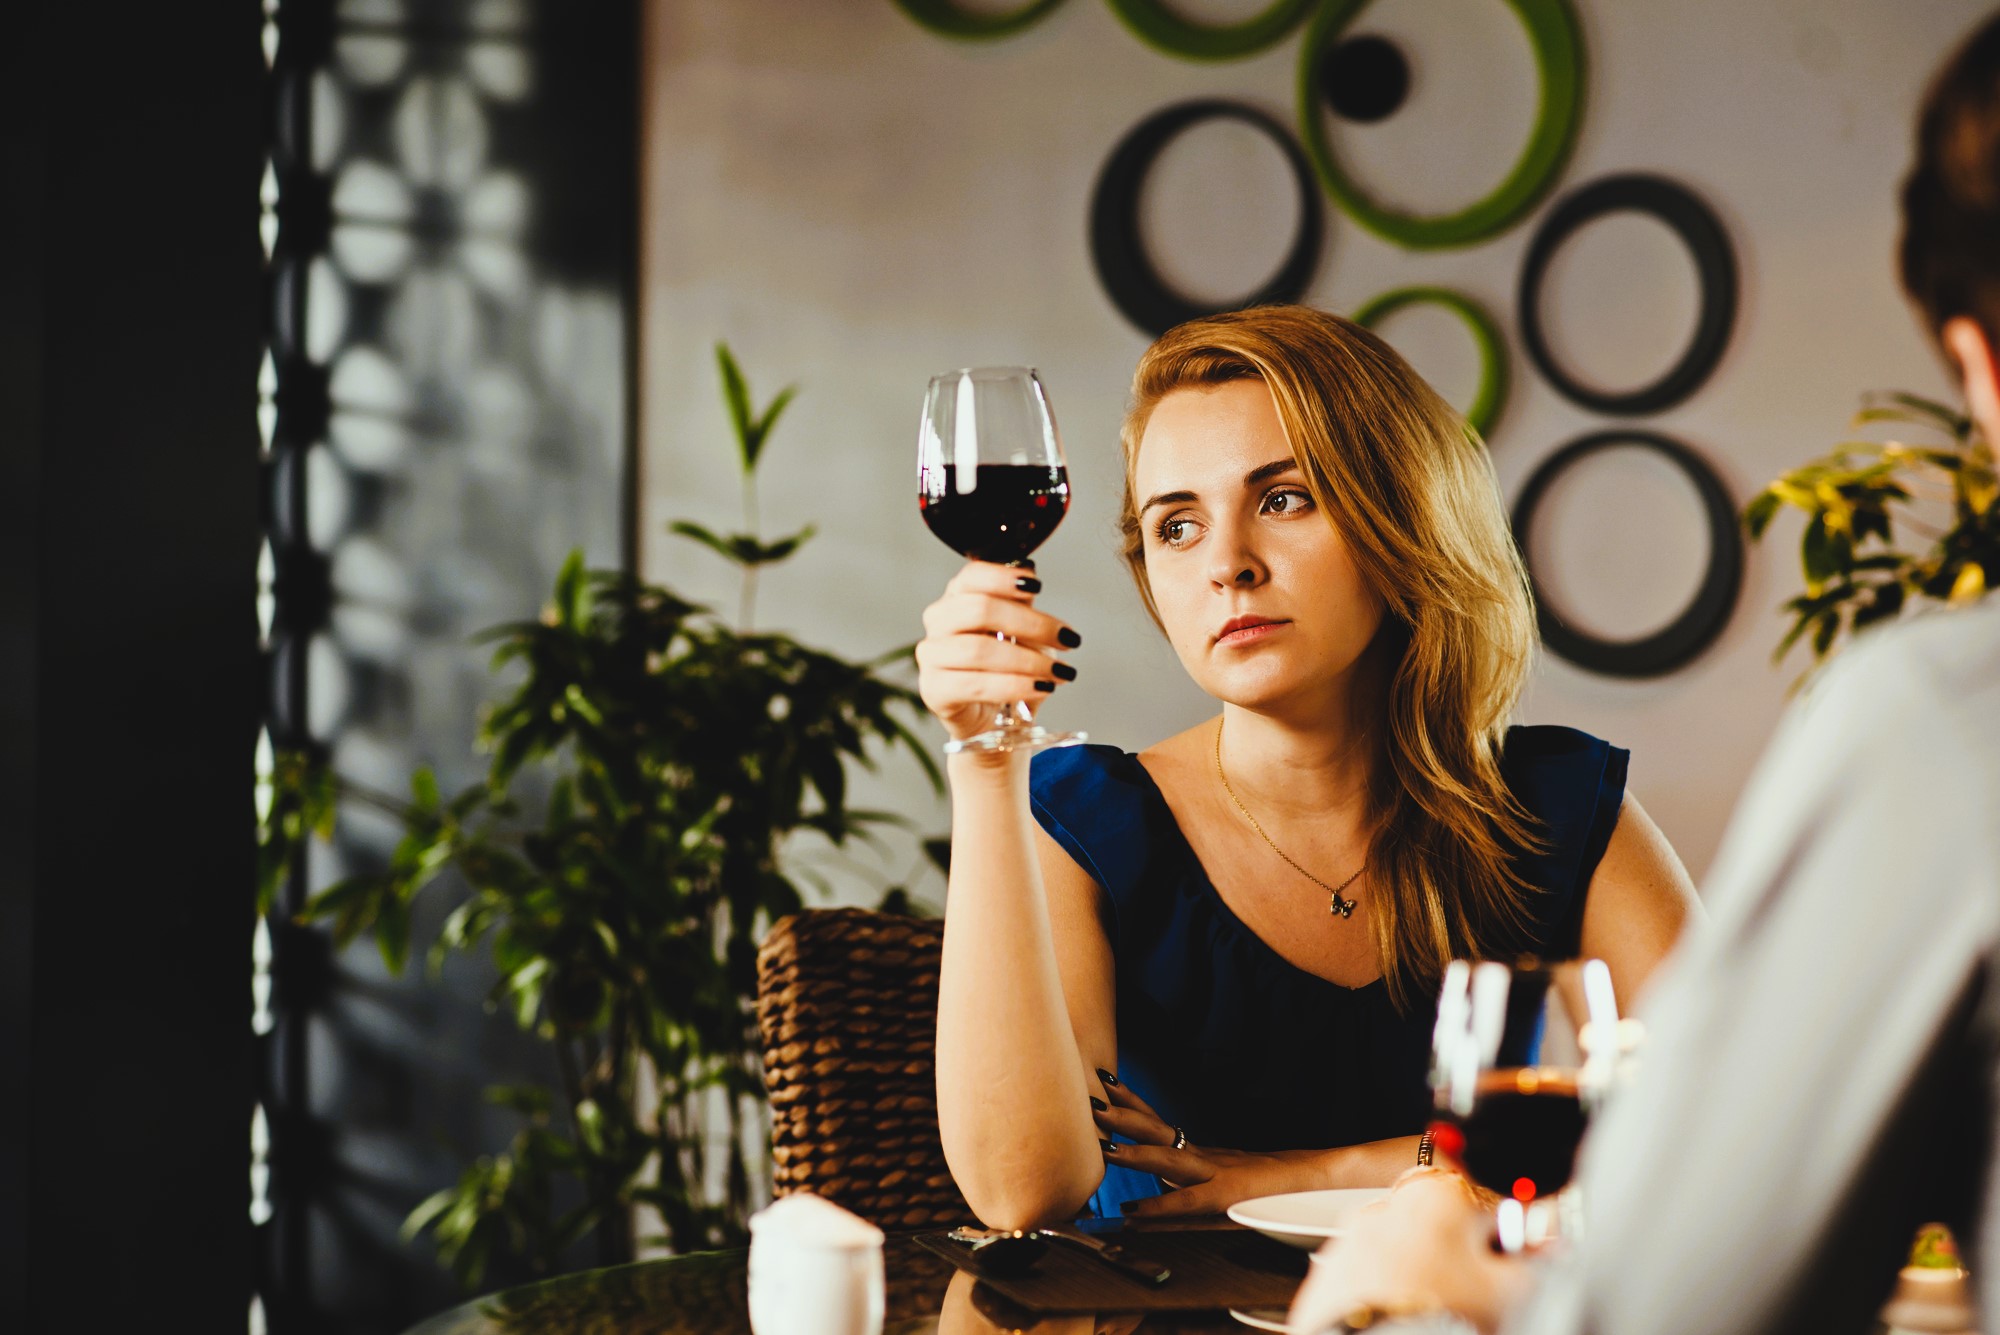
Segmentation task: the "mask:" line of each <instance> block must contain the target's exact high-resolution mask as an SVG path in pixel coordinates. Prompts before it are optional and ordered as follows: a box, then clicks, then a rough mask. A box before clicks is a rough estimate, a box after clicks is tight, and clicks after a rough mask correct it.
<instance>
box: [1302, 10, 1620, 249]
mask: <svg viewBox="0 0 2000 1335" xmlns="http://www.w3.org/2000/svg"><path fill="white" fill-rule="evenodd" d="M1368 4H1369V0H1320V6H1319V8H1318V9H1317V10H1315V11H1314V12H1313V16H1312V21H1311V22H1310V23H1308V24H1307V25H1306V33H1305V37H1304V38H1303V39H1302V40H1301V42H1300V44H1299V64H1298V77H1297V92H1298V107H1299V132H1300V133H1301V134H1302V135H1303V136H1304V137H1305V148H1306V152H1307V153H1308V154H1310V155H1311V158H1312V162H1313V165H1314V167H1315V168H1316V169H1317V170H1318V172H1319V177H1320V181H1321V182H1322V183H1323V184H1324V185H1325V186H1326V193H1327V194H1328V195H1330V196H1332V198H1333V202H1334V203H1336V204H1338V205H1339V206H1340V208H1341V210H1342V211H1343V212H1345V213H1346V214H1347V216H1348V217H1350V218H1352V219H1354V221H1356V222H1358V223H1360V224H1361V225H1362V226H1363V227H1366V228H1367V229H1368V230H1369V231H1371V232H1373V233H1375V234H1376V235H1377V236H1379V237H1382V238H1384V239H1385V240H1388V241H1393V242H1395V243H1396V244H1397V245H1399V246H1403V247H1405V248H1407V249H1410V250H1441V249H1446V248H1449V247H1453V246H1469V245H1472V244H1473V243H1474V242H1478V241H1484V240H1486V239H1487V238H1489V237H1494V236H1498V235H1499V234H1500V233H1502V232H1504V231H1506V230H1507V229H1508V228H1509V227H1512V226H1513V225H1514V224H1515V223H1516V222H1518V221H1520V220H1521V219H1522V218H1523V217H1525V216H1527V213H1528V211H1529V210H1530V209H1532V208H1534V207H1535V206H1536V205H1537V204H1539V203H1541V202H1542V199H1543V198H1544V197H1545V196H1546V195H1547V194H1548V192H1549V191H1550V190H1552V189H1554V188H1555V183H1556V178H1557V177H1558V176H1560V175H1561V174H1562V169H1563V165H1564V164H1565V163H1566V162H1568V161H1569V151H1570V148H1571V146H1572V145H1573V144H1574V143H1575V142H1576V131H1577V126H1578V125H1579V124H1580V123H1581V122H1582V119H1583V34H1582V30H1581V29H1580V28H1579V27H1578V26H1577V21H1576V11H1575V10H1574V9H1573V8H1572V3H1571V0H1506V4H1507V6H1508V8H1510V9H1512V10H1513V11H1514V13H1515V15H1516V17H1518V18H1519V19H1520V20H1521V26H1522V27H1523V28H1524V29H1526V31H1527V34H1528V44H1529V45H1530V46H1531V47H1533V48H1534V53H1535V71H1536V77H1537V78H1538V79H1539V80H1540V82H1541V102H1540V105H1539V108H1538V109H1537V111H1536V113H1535V124H1534V128H1533V129H1532V130H1530V131H1529V133H1528V142H1527V143H1526V144H1524V145H1523V146H1522V148H1521V156H1520V157H1519V158H1517V159H1515V162H1514V166H1513V169H1512V170H1511V171H1509V172H1508V173H1507V179H1506V180H1504V181H1502V182H1501V183H1500V184H1499V185H1498V186H1496V187H1494V189H1493V192H1492V193H1491V194H1489V195H1487V196H1486V197H1485V198H1484V199H1480V200H1476V201H1474V202H1473V203H1471V204H1469V205H1467V206H1466V207H1465V208H1463V209H1460V210H1459V211H1458V212H1456V213H1447V214H1437V215H1420V214H1413V213H1402V212H1399V211H1398V210H1396V209H1394V208H1391V207H1390V206H1388V205H1386V204H1383V203H1381V202H1379V201H1377V200H1376V199H1375V198H1374V197H1373V196H1371V195H1370V194H1369V193H1368V192H1367V191H1366V190H1365V189H1363V188H1362V186H1361V184H1360V182H1358V181H1356V180H1354V179H1353V178H1352V177H1350V176H1349V175H1348V174H1347V171H1346V169H1345V168H1344V167H1342V166H1341V163H1340V157H1339V155H1338V154H1337V153H1335V152H1334V143H1333V139H1332V137H1331V136H1330V135H1329V134H1328V133H1327V127H1326V124H1325V122H1326V117H1325V116H1324V115H1322V114H1321V111H1320V103H1321V100H1322V98H1323V97H1324V94H1325V90H1324V87H1323V85H1324V70H1323V68H1322V62H1323V61H1324V59H1325V57H1326V54H1327V52H1329V51H1331V50H1333V49H1334V47H1335V46H1336V45H1337V44H1339V43H1340V42H1342V41H1343V40H1344V38H1345V33H1346V31H1347V27H1348V25H1349V24H1350V23H1352V22H1353V21H1354V19H1355V17H1356V16H1357V15H1359V14H1360V13H1361V11H1362V10H1364V9H1366V8H1367V7H1368Z"/></svg>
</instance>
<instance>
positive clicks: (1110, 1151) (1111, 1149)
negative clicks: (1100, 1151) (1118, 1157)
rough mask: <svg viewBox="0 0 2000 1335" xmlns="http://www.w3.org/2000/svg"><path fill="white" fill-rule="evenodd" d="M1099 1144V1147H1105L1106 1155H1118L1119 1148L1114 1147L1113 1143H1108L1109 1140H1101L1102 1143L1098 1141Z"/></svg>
mask: <svg viewBox="0 0 2000 1335" xmlns="http://www.w3.org/2000/svg"><path fill="white" fill-rule="evenodd" d="M1097 1143H1098V1144H1099V1145H1101V1146H1103V1147H1104V1152H1105V1153H1106V1154H1116V1153H1118V1147H1117V1146H1116V1145H1113V1144H1112V1143H1111V1142H1110V1141H1108V1140H1100V1141H1098V1142H1097Z"/></svg>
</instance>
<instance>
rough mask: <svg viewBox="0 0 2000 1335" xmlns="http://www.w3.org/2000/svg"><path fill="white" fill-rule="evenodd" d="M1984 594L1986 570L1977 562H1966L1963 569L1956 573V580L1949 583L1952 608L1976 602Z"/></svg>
mask: <svg viewBox="0 0 2000 1335" xmlns="http://www.w3.org/2000/svg"><path fill="white" fill-rule="evenodd" d="M1985 593H1986V568H1985V567H1984V566H1982V565H1980V564H1979V562H1977V561H1967V562H1966V563H1965V568H1964V569H1962V570H1960V571H1959V572H1958V578H1957V579H1954V580H1953V581H1952V582H1951V597H1950V601H1951V604H1952V606H1954V607H1961V606H1963V605H1964V604H1966V603H1970V602H1977V601H1978V600H1979V599H1980V598H1981V597H1982V596H1984V595H1985Z"/></svg>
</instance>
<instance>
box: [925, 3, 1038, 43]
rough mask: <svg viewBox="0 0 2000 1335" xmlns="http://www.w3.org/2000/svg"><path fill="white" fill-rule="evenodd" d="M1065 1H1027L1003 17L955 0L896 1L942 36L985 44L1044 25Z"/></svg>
mask: <svg viewBox="0 0 2000 1335" xmlns="http://www.w3.org/2000/svg"><path fill="white" fill-rule="evenodd" d="M1062 2H1063V0H1026V3H1025V4H1023V5H1021V7H1020V8H1018V9H1013V10H1008V11H1007V12H1005V13H1000V14H992V13H984V12H981V11H978V10H971V9H961V8H959V6H958V5H957V4H955V3H954V0H896V8H898V9H900V10H902V11H903V12H904V13H905V14H908V15H909V16H910V17H911V18H913V19H915V20H916V21H917V22H918V23H921V24H922V25H923V26H924V27H926V28H929V29H930V30H931V31H932V32H934V33H938V34H940V35H941V36H945V37H956V38H959V39H961V40H963V41H983V40H987V39H991V38H998V37H1012V36H1013V35H1014V34H1015V33H1017V32H1019V31H1021V29H1023V28H1026V27H1030V26H1032V25H1034V24H1036V23H1039V22H1041V21H1042V20H1043V19H1044V18H1046V17H1048V13H1049V11H1050V10H1052V9H1054V8H1055V7H1056V6H1057V5H1059V4H1061V3H1062Z"/></svg>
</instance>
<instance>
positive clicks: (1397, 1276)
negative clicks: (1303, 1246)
mask: <svg viewBox="0 0 2000 1335" xmlns="http://www.w3.org/2000/svg"><path fill="white" fill-rule="evenodd" d="M1492 1231H1493V1213H1492V1208H1491V1204H1490V1202H1489V1201H1488V1200H1485V1199H1482V1198H1481V1195H1480V1193H1479V1191H1478V1189H1477V1188H1476V1187H1474V1186H1473V1185H1472V1184H1471V1183H1469V1182H1467V1181H1466V1180H1465V1179H1464V1178H1462V1177H1460V1176H1459V1175H1458V1174H1456V1173H1453V1172H1450V1171H1448V1170H1445V1169H1441V1168H1413V1169H1411V1170H1410V1171H1409V1172H1408V1173H1405V1174H1404V1175H1403V1177H1402V1179H1401V1180H1400V1181H1398V1182H1397V1184H1396V1186H1395V1187H1394V1188H1393V1189H1392V1190H1391V1191H1390V1193H1389V1195H1388V1196H1387V1197H1386V1198H1385V1199H1383V1200H1382V1201H1380V1202H1378V1203H1376V1204H1374V1205H1370V1206H1368V1207H1367V1208H1366V1209H1363V1210H1360V1211H1358V1212H1356V1214H1355V1215H1354V1218H1353V1223H1352V1224H1351V1225H1350V1226H1349V1228H1348V1229H1347V1232H1346V1234H1345V1235H1344V1236H1342V1237H1339V1238H1336V1239H1334V1240H1333V1241H1331V1242H1329V1243H1327V1244H1326V1246H1324V1247H1322V1248H1320V1250H1319V1252H1318V1254H1317V1255H1315V1256H1314V1257H1313V1266H1312V1272H1311V1273H1310V1274H1308V1275H1307V1276H1306V1282H1305V1285H1304V1287H1303V1288H1301V1289H1300V1290H1299V1296H1298V1297H1297V1298H1296V1299H1295V1300H1294V1301H1293V1303H1292V1312H1291V1318H1290V1320H1289V1322H1288V1324H1289V1326H1290V1328H1291V1329H1293V1330H1299V1331H1317V1330H1323V1329H1325V1328H1326V1327H1327V1326H1330V1325H1332V1324H1333V1322H1334V1321H1336V1320H1337V1319H1339V1318H1340V1317H1342V1316H1344V1315H1346V1314H1347V1313H1348V1312H1351V1311H1353V1310H1354V1309H1355V1308H1356V1307H1359V1306H1362V1305H1363V1304H1367V1303H1373V1304H1375V1305H1377V1306H1380V1307H1390V1308H1404V1307H1423V1306H1432V1305H1438V1306H1443V1307H1445V1308H1448V1309H1449V1310H1451V1311H1453V1312H1455V1313H1457V1314H1458V1315H1459V1316H1461V1317H1463V1318H1465V1319H1466V1320H1468V1321H1470V1322H1472V1323H1473V1324H1474V1325H1476V1326H1478V1327H1479V1329H1480V1330H1482V1331H1488V1332H1490V1331H1493V1330H1496V1329H1498V1327H1499V1325H1500V1320H1501V1318H1502V1316H1504V1315H1505V1314H1506V1312H1507V1309H1508V1308H1510V1307H1512V1306H1513V1305H1514V1304H1515V1303H1516V1302H1517V1301H1519V1300H1520V1299H1521V1298H1523V1297H1525V1296H1526V1294H1527V1291H1528V1288H1529V1287H1530V1285H1531V1284H1532V1282H1533V1281H1532V1276H1531V1275H1530V1273H1529V1270H1528V1266H1527V1263H1526V1262H1525V1261H1521V1260H1519V1259H1515V1258H1510V1257H1505V1256H1501V1255H1499V1254H1498V1253H1496V1252H1494V1251H1493V1249H1492V1248H1491V1247H1490V1246H1489V1245H1488V1239H1489V1238H1490V1237H1491V1235H1492Z"/></svg>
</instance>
